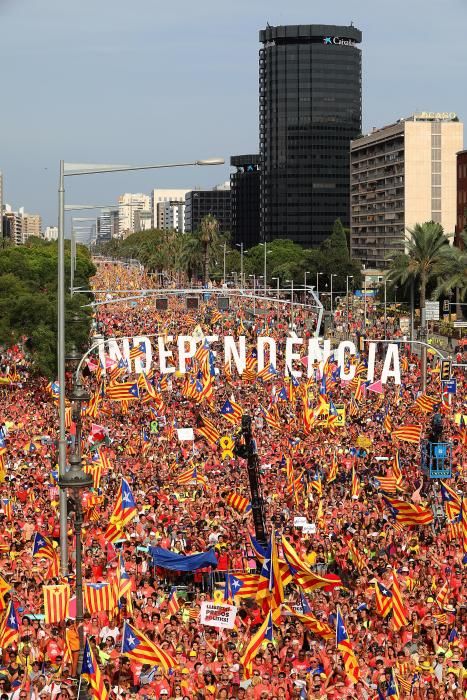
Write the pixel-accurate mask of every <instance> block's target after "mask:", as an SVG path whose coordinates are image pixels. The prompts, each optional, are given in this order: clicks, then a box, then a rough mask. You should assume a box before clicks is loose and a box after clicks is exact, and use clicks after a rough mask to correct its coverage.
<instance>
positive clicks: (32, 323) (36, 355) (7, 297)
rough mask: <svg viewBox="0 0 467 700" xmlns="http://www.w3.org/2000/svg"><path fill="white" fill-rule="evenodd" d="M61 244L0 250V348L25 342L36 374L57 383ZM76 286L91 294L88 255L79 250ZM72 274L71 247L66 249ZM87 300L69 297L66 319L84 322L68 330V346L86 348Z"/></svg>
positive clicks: (37, 243) (35, 242) (91, 270)
mask: <svg viewBox="0 0 467 700" xmlns="http://www.w3.org/2000/svg"><path fill="white" fill-rule="evenodd" d="M57 263H58V255H57V244H56V243H44V242H43V241H40V240H34V239H30V241H29V242H28V243H27V245H24V246H17V247H11V248H7V249H3V250H0V319H1V320H0V344H3V345H6V346H10V345H12V344H14V343H23V345H24V348H25V349H26V350H27V351H28V352H29V354H30V357H31V359H32V361H33V369H34V370H35V371H36V372H38V373H40V374H44V375H47V376H48V377H49V378H55V376H56V365H57V347H56V337H57ZM76 263H77V269H76V275H75V283H76V285H77V286H81V287H83V288H86V289H88V288H89V283H90V277H91V276H92V275H94V274H95V272H96V268H95V267H94V265H93V263H92V260H91V257H90V255H89V251H88V250H87V248H85V247H84V246H77V258H76ZM65 269H66V271H67V275H69V270H70V244H69V242H67V246H66V250H65ZM85 300H86V297H83V295H75V296H73V298H71V297H70V296H69V295H67V297H66V314H67V318H70V317H71V315H72V314H78V316H79V317H80V318H81V319H82V323H79V324H76V323H73V324H68V325H67V329H66V330H67V344H68V345H70V344H71V343H74V344H76V345H77V347H78V348H81V347H84V346H85V344H86V343H87V340H88V338H89V330H90V323H91V317H90V311H89V310H88V309H83V308H82V307H83V303H85Z"/></svg>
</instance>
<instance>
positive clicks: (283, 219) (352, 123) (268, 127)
mask: <svg viewBox="0 0 467 700" xmlns="http://www.w3.org/2000/svg"><path fill="white" fill-rule="evenodd" d="M361 39H362V34H361V32H360V30H358V29H357V28H356V27H354V26H350V27H345V26H334V25H323V24H311V25H290V26H283V27H270V26H268V27H267V28H266V29H263V30H262V31H260V33H259V40H260V42H261V43H262V44H263V47H262V48H261V49H260V52H259V132H260V133H259V140H260V141H259V147H260V154H261V237H262V239H263V240H271V239H274V238H291V239H292V240H294V241H296V242H297V243H300V244H302V245H306V246H316V245H318V244H319V243H321V241H322V240H323V239H324V238H326V237H327V236H329V234H330V232H331V230H332V225H333V223H334V221H335V219H336V218H340V219H341V220H342V222H343V223H344V225H347V226H348V225H349V220H350V214H349V213H350V176H349V170H350V169H349V153H350V141H351V140H352V139H353V138H355V137H356V136H358V135H359V134H360V133H361V112H362V109H361V103H362V99H361V51H360V49H359V48H358V47H357V44H358V43H360V42H361Z"/></svg>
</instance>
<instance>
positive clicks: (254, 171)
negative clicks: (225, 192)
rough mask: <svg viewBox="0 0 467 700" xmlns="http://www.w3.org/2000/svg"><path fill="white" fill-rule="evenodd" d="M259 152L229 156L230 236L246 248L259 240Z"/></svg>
mask: <svg viewBox="0 0 467 700" xmlns="http://www.w3.org/2000/svg"><path fill="white" fill-rule="evenodd" d="M260 162H261V161H260V156H259V155H258V154H257V153H255V154H250V155H244V156H231V158H230V165H231V166H232V167H233V168H235V171H234V172H232V173H231V174H230V194H231V220H232V224H231V226H232V229H231V234H232V240H233V242H234V243H243V245H244V246H245V248H250V247H251V246H254V245H257V244H258V243H259V240H260V218H259V201H260V200H259V197H260V174H261V172H260Z"/></svg>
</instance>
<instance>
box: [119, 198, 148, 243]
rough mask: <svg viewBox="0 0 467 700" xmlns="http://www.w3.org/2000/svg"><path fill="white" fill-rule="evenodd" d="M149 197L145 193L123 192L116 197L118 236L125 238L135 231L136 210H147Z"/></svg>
mask: <svg viewBox="0 0 467 700" xmlns="http://www.w3.org/2000/svg"><path fill="white" fill-rule="evenodd" d="M150 209H151V198H150V196H149V195H147V194H143V193H141V192H139V193H138V194H132V193H125V194H122V195H121V196H120V197H119V198H118V230H119V237H120V238H126V237H127V236H129V235H130V234H131V233H134V232H135V230H136V229H135V214H136V212H137V211H149V210H150Z"/></svg>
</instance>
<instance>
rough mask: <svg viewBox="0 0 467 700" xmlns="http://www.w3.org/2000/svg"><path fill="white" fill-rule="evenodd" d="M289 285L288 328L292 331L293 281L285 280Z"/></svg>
mask: <svg viewBox="0 0 467 700" xmlns="http://www.w3.org/2000/svg"><path fill="white" fill-rule="evenodd" d="M285 281H286V282H287V283H288V284H290V326H291V329H292V330H293V327H294V315H293V280H285Z"/></svg>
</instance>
